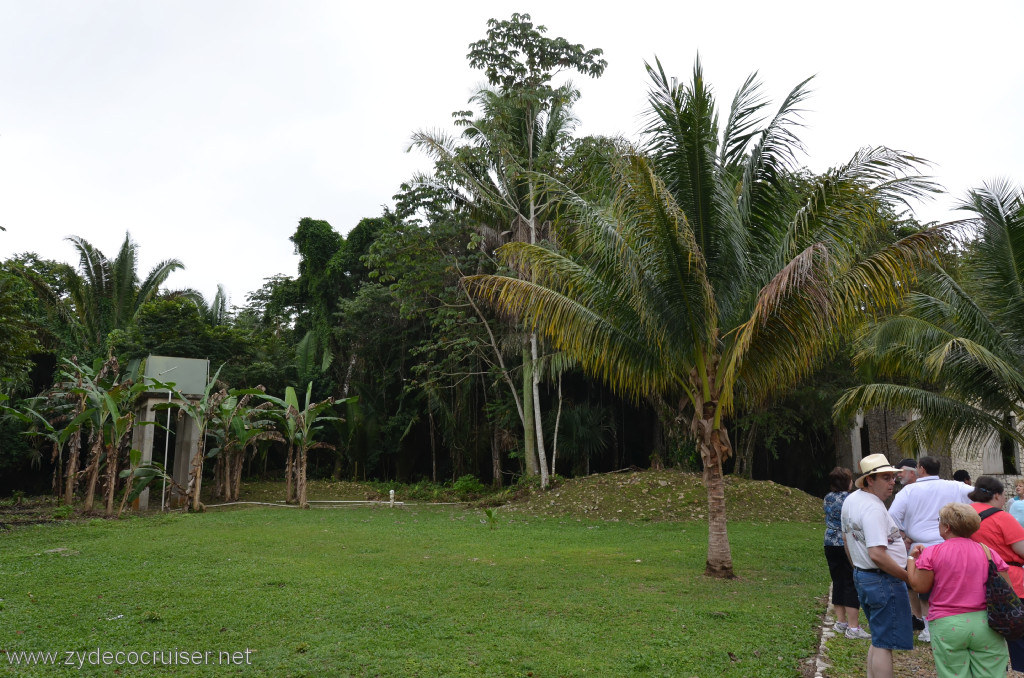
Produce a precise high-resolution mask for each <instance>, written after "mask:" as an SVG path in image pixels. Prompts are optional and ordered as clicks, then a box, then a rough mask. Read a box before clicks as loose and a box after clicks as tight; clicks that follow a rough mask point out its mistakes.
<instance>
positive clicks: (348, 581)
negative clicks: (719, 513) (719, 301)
mask: <svg viewBox="0 0 1024 678" xmlns="http://www.w3.org/2000/svg"><path fill="white" fill-rule="evenodd" d="M498 513H499V515H498V519H497V524H496V529H490V526H489V525H488V524H487V523H486V522H485V521H483V518H484V515H483V512H482V511H479V510H475V511H473V510H469V511H467V510H463V509H443V508H436V507H407V508H404V509H386V508H375V509H374V508H357V509H352V508H347V509H315V510H311V511H301V510H297V509H283V508H282V509H274V508H252V509H245V510H220V511H211V512H209V513H206V514H199V515H180V514H179V515H172V516H155V517H148V518H141V519H139V518H133V519H128V520H122V521H103V520H94V521H92V522H89V523H84V524H82V523H79V524H70V523H65V524H55V525H38V526H31V527H24V528H18V529H15V530H14V531H11V532H7V533H5V534H0V598H2V601H0V650H3V651H4V653H6V657H4V656H3V654H2V653H0V674H2V675H18V676H42V675H53V674H55V673H56V674H58V675H61V674H75V675H78V674H87V675H151V674H153V673H174V674H176V675H197V676H198V675H202V676H206V675H209V676H221V675H236V674H238V675H253V676H396V677H404V676H531V675H532V676H538V677H540V676H584V675H589V676H673V677H676V676H683V677H686V676H701V677H704V676H737V677H740V676H743V677H747V676H795V675H799V662H800V659H801V658H803V657H806V656H808V655H810V654H813V652H814V649H815V644H816V632H815V626H816V623H817V621H818V617H819V613H820V610H821V607H822V606H821V604H820V601H818V600H816V599H819V598H820V597H821V596H822V594H823V593H824V591H825V590H827V577H828V574H827V572H826V569H825V567H824V564H823V558H822V556H821V527H820V526H818V525H813V524H806V523H784V524H782V523H772V524H770V525H766V524H755V523H733V524H731V525H730V537H731V541H732V548H733V556H734V559H735V565H736V571H737V573H738V574H739V576H740V577H739V579H737V580H734V581H717V580H710V579H707V578H705V577H704V576H703V574H702V573H703V568H704V557H705V548H706V539H707V528H706V525H704V524H702V523H699V522H687V523H641V524H629V523H606V522H586V521H582V522H580V521H577V520H571V519H563V520H559V519H554V518H548V519H530V518H526V517H524V516H522V515H519V514H516V515H515V516H510V515H509V514H502V513H501V511H500V510H499V512H498ZM97 649H98V650H99V651H100V652H111V653H114V652H118V651H122V652H131V651H134V652H143V651H163V652H165V653H167V655H165V656H168V657H169V653H170V652H172V651H173V652H179V653H180V652H188V653H191V652H210V653H211V654H210V657H211V661H212V662H213V663H212V665H208V666H198V667H197V666H194V665H189V666H182V665H178V666H174V667H165V668H157V669H154V668H153V667H135V668H133V667H131V666H127V665H121V666H119V667H116V666H89V664H88V663H87V664H85V666H84V668H83V669H81V670H79V669H78V668H77V664H76V667H74V668H71V667H66V668H63V669H55V668H54V667H52V666H47V667H36V668H26V667H25V666H18V667H14V666H12V665H11V661H12V658H13V657H14V656H15V653H17V652H21V651H32V652H41V651H47V652H55V653H58V655H59V660H60V661H65V660H66V659H67V653H68V652H78V653H88V652H90V651H96V650H97ZM247 649H248V650H251V652H250V654H249V661H250V662H251V663H249V664H245V663H244V659H241V655H236V656H238V657H239V658H240V659H241V661H242V662H243V663H242V664H241V665H234V666H228V665H223V664H222V665H218V664H217V658H218V654H217V653H219V652H239V653H243V652H244V651H245V650H247ZM73 656H78V655H73ZM74 661H75V662H77V661H78V659H75V660H74ZM114 668H119V669H120V671H119V672H118V673H117V674H114V673H113V669H114Z"/></svg>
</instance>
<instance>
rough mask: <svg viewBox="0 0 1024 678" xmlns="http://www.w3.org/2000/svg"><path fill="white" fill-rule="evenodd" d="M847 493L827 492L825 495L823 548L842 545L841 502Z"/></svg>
mask: <svg viewBox="0 0 1024 678" xmlns="http://www.w3.org/2000/svg"><path fill="white" fill-rule="evenodd" d="M848 496H850V493H849V492H829V493H828V494H826V495H825V546H842V545H843V525H842V522H843V502H844V501H846V498H847V497H848Z"/></svg>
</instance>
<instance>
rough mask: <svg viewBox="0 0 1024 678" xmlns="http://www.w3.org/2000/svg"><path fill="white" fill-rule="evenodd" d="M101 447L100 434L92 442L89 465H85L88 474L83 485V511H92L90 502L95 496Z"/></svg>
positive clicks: (101, 439)
mask: <svg viewBox="0 0 1024 678" xmlns="http://www.w3.org/2000/svg"><path fill="white" fill-rule="evenodd" d="M102 449H103V436H102V434H101V435H100V437H99V439H98V440H96V441H95V442H94V443H93V444H92V450H91V453H90V455H89V466H88V467H86V473H87V474H88V476H87V480H86V486H85V507H84V508H83V510H84V511H86V512H89V511H92V502H93V499H94V498H95V497H96V481H97V480H99V477H100V451H101V450H102Z"/></svg>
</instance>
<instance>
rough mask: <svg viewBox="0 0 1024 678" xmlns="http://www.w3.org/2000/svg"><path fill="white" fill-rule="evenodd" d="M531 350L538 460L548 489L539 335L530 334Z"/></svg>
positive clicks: (541, 480)
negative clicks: (539, 367) (539, 368)
mask: <svg viewBox="0 0 1024 678" xmlns="http://www.w3.org/2000/svg"><path fill="white" fill-rule="evenodd" d="M530 352H531V354H532V355H531V357H532V358H533V380H532V381H533V385H532V388H533V425H534V426H535V427H536V428H537V434H536V435H537V438H536V441H535V442H536V445H537V461H538V463H539V464H540V487H541V489H542V490H546V489H547V487H548V484H549V483H550V477H549V476H550V472H549V471H548V456H547V451H546V450H545V449H544V421H543V419H542V418H541V415H542V412H541V409H540V370H538V369H537V335H536V334H531V335H530Z"/></svg>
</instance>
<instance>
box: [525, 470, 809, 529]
mask: <svg viewBox="0 0 1024 678" xmlns="http://www.w3.org/2000/svg"><path fill="white" fill-rule="evenodd" d="M707 506H708V505H707V491H706V490H705V489H704V483H703V481H702V480H701V476H700V475H699V474H696V473H683V472H682V471H677V470H671V469H670V470H665V471H631V472H621V473H606V474H602V475H592V476H587V477H585V478H574V479H571V480H563V481H561V482H560V483H559V484H558V485H556V486H555V487H554V488H553V489H551V490H550V491H549V492H539V491H538V492H530V493H529V494H528V495H526V496H524V497H521V498H519V499H517V500H515V501H512V502H511V503H509V504H508V505H507V506H506V507H505V510H512V511H519V512H522V513H525V514H528V515H538V516H548V517H572V518H589V519H593V520H610V521H618V520H622V521H679V520H704V519H706V518H707ZM725 506H726V515H727V516H728V518H729V520H748V521H754V522H763V523H773V522H811V523H816V522H822V521H823V520H824V517H823V515H824V514H823V513H822V504H821V499H819V498H817V497H814V496H812V495H809V494H807V493H806V492H803V491H801V490H797V489H794V488H791V487H786V486H784V485H778V484H776V483H773V482H771V481H764V480H746V479H744V478H737V477H734V476H727V477H726V478H725Z"/></svg>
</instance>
